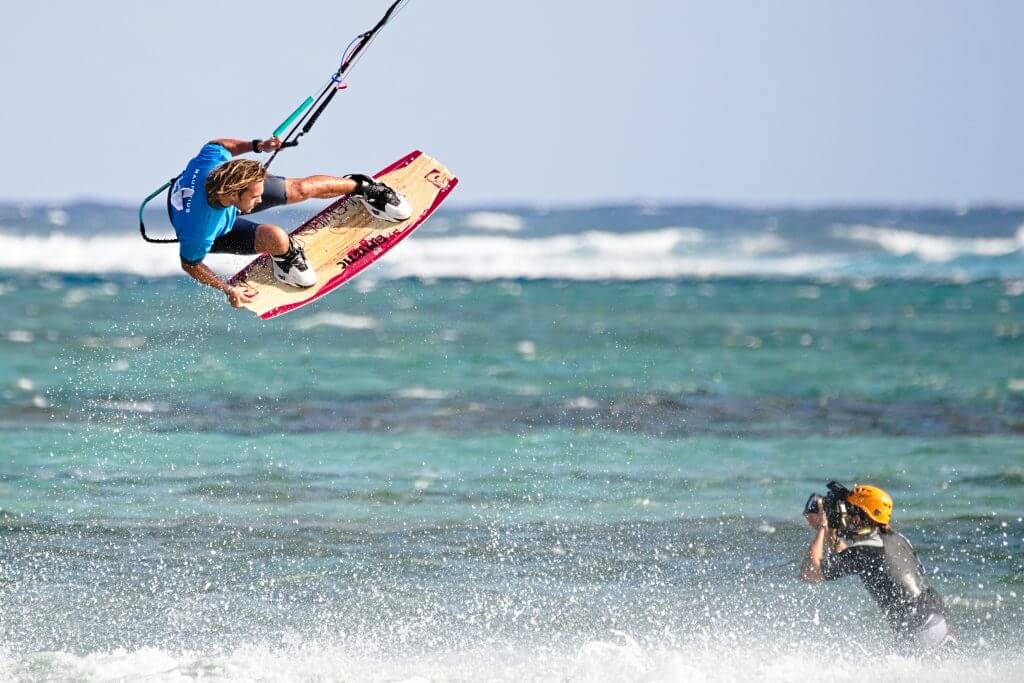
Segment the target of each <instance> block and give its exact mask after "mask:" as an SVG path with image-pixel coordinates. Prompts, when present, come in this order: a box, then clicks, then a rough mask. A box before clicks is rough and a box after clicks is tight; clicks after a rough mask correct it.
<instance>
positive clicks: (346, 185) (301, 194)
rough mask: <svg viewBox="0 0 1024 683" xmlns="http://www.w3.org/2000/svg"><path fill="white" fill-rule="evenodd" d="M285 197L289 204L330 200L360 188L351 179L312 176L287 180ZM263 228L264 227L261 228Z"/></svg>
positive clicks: (285, 182)
mask: <svg viewBox="0 0 1024 683" xmlns="http://www.w3.org/2000/svg"><path fill="white" fill-rule="evenodd" d="M284 186H285V195H286V196H287V197H288V203H289V204H294V203H295V202H302V201H305V200H307V199H330V198H331V197H340V196H341V195H343V194H352V193H353V192H355V190H356V187H358V185H357V183H356V181H354V180H352V179H351V178H337V177H335V176H331V175H311V176H308V177H306V178H285V181H284ZM260 227H262V226H260Z"/></svg>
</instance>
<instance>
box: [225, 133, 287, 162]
mask: <svg viewBox="0 0 1024 683" xmlns="http://www.w3.org/2000/svg"><path fill="white" fill-rule="evenodd" d="M208 144H211V145H220V146H221V147H223V148H224V149H226V150H227V151H228V152H229V153H230V154H231V156H233V157H237V156H238V155H239V154H248V153H249V152H276V151H277V150H279V149H281V138H278V137H273V138H267V139H266V140H258V139H257V140H237V139H235V138H218V139H216V140H210V142H209V143H208Z"/></svg>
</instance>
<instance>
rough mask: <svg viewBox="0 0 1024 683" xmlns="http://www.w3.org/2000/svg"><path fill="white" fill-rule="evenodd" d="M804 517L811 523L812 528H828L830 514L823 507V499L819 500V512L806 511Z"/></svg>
mask: <svg viewBox="0 0 1024 683" xmlns="http://www.w3.org/2000/svg"><path fill="white" fill-rule="evenodd" d="M804 519H806V520H807V523H808V524H810V525H811V528H812V529H828V516H827V515H826V514H825V510H823V509H822V505H821V501H818V511H817V512H805V513H804Z"/></svg>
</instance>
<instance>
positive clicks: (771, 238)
mask: <svg viewBox="0 0 1024 683" xmlns="http://www.w3.org/2000/svg"><path fill="white" fill-rule="evenodd" d="M787 246H788V245H787V244H786V240H784V239H782V238H781V237H779V236H778V235H776V234H774V233H771V232H765V233H762V234H760V235H747V236H746V237H741V238H740V241H739V250H740V253H742V254H744V255H746V256H761V255H762V254H775V253H778V252H780V251H784V250H785V249H786V247H787Z"/></svg>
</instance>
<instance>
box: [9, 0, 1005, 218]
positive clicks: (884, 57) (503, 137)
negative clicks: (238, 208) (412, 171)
mask: <svg viewBox="0 0 1024 683" xmlns="http://www.w3.org/2000/svg"><path fill="white" fill-rule="evenodd" d="M387 4H388V0H360V1H359V2H341V1H337V0H334V1H332V0H303V2H301V3H298V2H296V3H281V2H262V1H255V0H245V2H236V1H234V0H232V1H216V2H215V1H212V0H210V1H205V2H200V1H196V0H178V1H176V2H174V3H154V2H128V1H119V0H111V1H106V2H100V1H97V2H71V1H70V0H51V1H48V2H35V3H28V2H18V3H9V4H7V5H5V22H4V24H5V27H4V34H5V35H4V38H3V40H0V93H2V95H0V97H2V99H0V129H2V130H3V131H4V132H5V133H6V135H7V145H6V150H5V152H6V153H5V159H4V163H3V164H2V165H0V200H6V201H12V200H13V201H33V202H40V201H71V200H79V199H93V200H103V201H115V202H119V203H126V204H133V203H137V202H138V201H140V200H141V198H142V197H143V196H145V195H146V194H148V193H149V192H150V191H151V190H152V189H155V188H156V187H157V186H159V185H160V184H161V183H162V182H163V181H165V180H166V179H167V178H169V177H171V176H173V175H175V174H177V173H178V172H180V170H181V168H183V167H184V165H185V163H186V162H187V161H188V159H189V157H190V156H192V155H194V154H195V152H196V151H197V150H198V148H199V147H200V146H201V145H202V144H203V143H204V142H205V141H207V140H209V139H212V138H217V137H238V138H242V139H250V138H253V137H265V136H268V135H269V134H270V131H272V130H273V129H274V127H276V125H277V124H278V123H279V122H280V121H281V120H282V119H284V118H285V116H287V114H288V113H289V112H290V111H291V110H292V109H293V108H294V107H295V106H296V105H297V104H298V103H299V102H300V101H302V99H304V98H305V97H306V95H308V94H311V93H313V92H314V91H316V90H317V89H318V88H319V87H320V86H321V84H323V83H324V82H325V81H326V80H327V78H328V77H329V76H330V74H331V73H332V72H333V71H334V69H335V68H337V62H338V59H339V57H340V53H341V51H342V50H343V49H344V47H345V46H346V45H347V44H348V42H349V40H350V39H351V38H352V37H353V36H354V35H356V34H357V33H360V32H361V31H364V30H366V29H368V28H369V27H371V26H372V25H373V24H374V23H375V22H376V21H377V19H378V17H379V15H380V14H382V13H383V11H384V10H385V9H386V7H387ZM1022 26H1024V3H1020V2H1015V1H1000V0H986V1H985V2H969V1H967V0H963V1H960V2H947V1H943V0H903V1H896V2H894V1H892V0H886V1H876V0H859V1H841V0H830V1H827V2H821V1H820V0H807V1H795V0H774V1H771V2H769V1H763V2H756V1H754V0H748V1H740V0H703V1H699V2H698V1H695V0H679V1H671V2H670V1H664V2H656V1H653V0H633V2H629V3H622V2H599V1H594V2H579V1H569V0H546V1H543V0H520V1H519V2H512V1H499V0H410V2H409V4H408V5H407V7H406V8H405V9H404V10H403V12H402V13H401V14H399V15H398V16H397V17H396V18H395V19H394V21H393V22H392V23H391V24H389V25H388V26H387V27H386V29H385V30H384V32H383V33H382V34H381V36H380V38H379V39H378V40H377V42H376V43H374V44H373V45H372V46H371V48H370V50H369V51H368V52H367V53H366V55H365V56H364V58H363V60H362V61H361V62H360V64H359V66H358V68H357V69H355V70H354V71H353V72H352V75H351V77H350V79H349V83H350V87H349V89H348V90H347V91H346V92H344V93H341V94H340V96H339V97H338V98H336V101H335V103H334V104H332V105H331V108H330V109H329V110H328V111H327V113H326V114H325V115H324V117H323V118H322V119H321V121H320V123H318V125H317V127H316V128H314V129H313V131H312V132H311V133H310V134H309V135H307V136H306V137H305V138H304V139H303V142H302V144H301V145H300V146H299V147H298V148H296V149H292V150H288V151H287V152H286V153H285V154H283V155H282V156H281V157H280V158H279V159H278V160H277V161H275V163H274V167H273V170H274V172H276V173H280V174H284V175H289V176H301V175H309V174H314V173H330V174H337V175H341V174H345V173H351V172H371V173H372V172H373V171H375V170H378V169H380V168H382V167H384V166H386V165H387V164H388V163H390V162H391V161H392V160H394V159H396V158H398V157H399V156H401V155H403V154H404V153H405V152H407V151H409V150H411V149H417V148H418V149H422V150H424V151H426V152H427V153H429V154H431V155H433V156H435V157H437V158H439V159H440V160H442V161H443V162H444V163H445V164H447V165H448V166H449V167H450V168H451V169H452V170H453V171H454V172H456V173H457V174H458V175H459V176H460V179H461V184H460V186H459V189H458V192H457V194H456V195H455V196H454V197H453V199H455V200H456V202H457V203H459V204H463V205H521V204H525V205H538V206H551V205H564V204H581V203H586V204H593V203H598V204H601V203H617V202H623V201H638V200H652V201H678V202H705V201H706V202H717V203H740V204H746V205H778V204H787V205H793V204H796V205H801V204H807V205H817V204H834V203H839V204H861V203H863V204H868V203H899V204H959V203H964V202H967V203H975V204H977V203H1007V204H1021V203H1024V136H1022V135H1021V123H1022V121H1024V89H1022V87H1021V76H1020V68H1021V65H1022V64H1024V41H1022V40H1021V39H1020V35H1021V33H1020V32H1021V27H1022Z"/></svg>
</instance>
